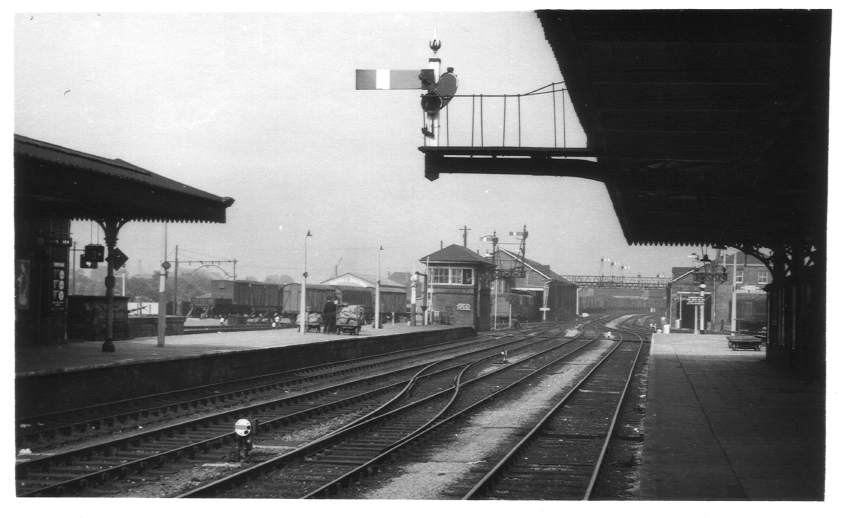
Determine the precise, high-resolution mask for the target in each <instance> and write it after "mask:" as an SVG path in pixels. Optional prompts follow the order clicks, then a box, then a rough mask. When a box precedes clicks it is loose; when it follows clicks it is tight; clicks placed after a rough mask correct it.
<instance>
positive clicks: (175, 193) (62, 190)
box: [15, 135, 233, 223]
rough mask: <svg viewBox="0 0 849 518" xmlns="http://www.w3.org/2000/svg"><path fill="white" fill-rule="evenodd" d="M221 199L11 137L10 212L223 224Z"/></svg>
mask: <svg viewBox="0 0 849 518" xmlns="http://www.w3.org/2000/svg"><path fill="white" fill-rule="evenodd" d="M232 204H233V199H232V198H223V197H220V196H215V195H213V194H210V193H207V192H205V191H202V190H200V189H196V188H194V187H191V186H188V185H185V184H182V183H180V182H176V181H174V180H171V179H168V178H166V177H164V176H161V175H158V174H155V173H152V172H150V171H147V170H145V169H142V168H140V167H137V166H135V165H133V164H130V163H128V162H125V161H123V160H120V159H107V158H102V157H98V156H95V155H89V154H86V153H82V152H80V151H75V150H72V149H68V148H63V147H60V146H56V145H54V144H50V143H47V142H42V141H38V140H34V139H31V138H27V137H24V136H21V135H15V214H16V216H28V217H62V218H69V219H87V220H100V219H106V218H117V219H122V220H127V221H130V220H135V221H171V222H209V223H224V222H225V221H226V209H227V207H229V206H230V205H232Z"/></svg>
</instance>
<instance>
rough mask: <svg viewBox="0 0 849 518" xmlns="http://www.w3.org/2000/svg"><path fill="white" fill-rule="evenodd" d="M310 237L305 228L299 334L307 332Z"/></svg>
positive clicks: (310, 234)
mask: <svg viewBox="0 0 849 518" xmlns="http://www.w3.org/2000/svg"><path fill="white" fill-rule="evenodd" d="M309 237H312V233H310V231H309V230H307V235H305V236H304V274H303V276H301V307H300V309H301V329H300V333H301V334H306V332H307V238H309Z"/></svg>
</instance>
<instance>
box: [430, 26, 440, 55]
mask: <svg viewBox="0 0 849 518" xmlns="http://www.w3.org/2000/svg"><path fill="white" fill-rule="evenodd" d="M429 45H430V50H432V51H433V54H434V55H436V53H437V52H438V51H439V48H440V47H442V41H440V39H439V38H437V37H436V29H434V30H433V39H431V40H430V43H429Z"/></svg>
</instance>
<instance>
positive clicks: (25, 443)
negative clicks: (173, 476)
mask: <svg viewBox="0 0 849 518" xmlns="http://www.w3.org/2000/svg"><path fill="white" fill-rule="evenodd" d="M486 339H487V338H486V337H484V338H480V337H479V338H475V339H471V340H463V341H460V342H455V343H449V344H438V345H435V346H431V347H428V348H424V349H419V350H417V351H415V352H400V353H390V354H385V355H376V356H370V357H366V358H358V359H355V360H347V361H340V362H332V363H327V364H321V365H317V366H313V367H307V368H302V369H296V370H284V371H279V372H274V373H270V374H264V375H260V376H254V377H251V378H247V379H240V380H236V381H228V382H222V383H215V384H210V385H205V386H200V387H192V388H187V389H181V390H175V391H170V392H164V393H159V394H153V395H149V396H142V397H138V398H132V399H124V400H120V401H115V402H110V403H106V404H99V405H92V406H89V407H84V408H76V409H71V410H67V411H62V412H55V413H51V414H43V415H38V416H28V417H21V418H19V419H18V420H17V423H16V427H15V429H16V447H17V448H18V449H19V450H20V449H23V448H27V449H29V450H31V451H33V452H44V451H49V450H50V449H51V448H54V449H55V448H59V447H62V446H65V445H69V444H74V443H77V442H81V441H84V440H91V439H94V438H96V437H98V436H112V435H115V434H119V433H122V432H133V431H136V430H139V429H143V428H146V427H150V426H153V425H156V424H157V423H162V422H167V421H169V420H174V419H185V418H187V417H189V416H192V415H198V414H201V413H204V412H210V411H216V410H218V409H221V408H226V407H231V406H236V405H244V404H245V403H247V402H250V401H254V400H260V399H263V398H268V397H269V396H270V395H273V394H275V393H283V392H286V391H290V392H292V391H296V390H306V389H310V388H314V387H317V386H319V385H320V384H322V383H326V382H327V380H330V379H345V377H354V376H362V375H363V374H365V373H368V372H379V371H381V370H387V369H391V368H395V366H397V365H402V364H405V363H407V364H410V365H414V364H416V362H421V361H427V358H428V357H430V356H433V355H434V354H439V353H440V352H442V353H445V354H451V351H453V350H455V349H457V348H463V347H470V346H473V345H474V344H476V343H483V341H484V340H486ZM509 341H510V339H509V338H508V339H506V340H505V342H507V343H508V344H509Z"/></svg>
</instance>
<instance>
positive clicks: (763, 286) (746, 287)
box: [667, 252, 772, 333]
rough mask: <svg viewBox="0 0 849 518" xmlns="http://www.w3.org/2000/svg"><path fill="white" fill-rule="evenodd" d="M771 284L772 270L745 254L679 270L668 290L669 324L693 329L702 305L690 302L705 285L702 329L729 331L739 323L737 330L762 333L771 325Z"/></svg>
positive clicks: (739, 253) (674, 271) (673, 274)
mask: <svg viewBox="0 0 849 518" xmlns="http://www.w3.org/2000/svg"><path fill="white" fill-rule="evenodd" d="M732 280H733V282H734V284H733V285H732ZM771 283H772V275H771V274H770V272H769V268H767V267H766V266H765V265H764V264H763V263H761V262H760V261H759V260H758V259H757V258H755V257H753V256H750V255H746V254H744V253H742V252H737V253H735V254H733V255H730V256H725V257H723V258H722V259H719V260H716V261H713V262H711V263H706V264H704V265H702V266H692V267H686V266H681V267H675V268H673V269H672V280H671V281H670V283H669V285H668V287H667V315H668V318H669V321H670V322H671V323H672V325H673V327H676V326H677V327H680V328H688V329H692V328H693V325H694V323H695V312H696V308H697V307H698V306H697V305H696V304H693V303H689V302H691V299H690V298H691V297H698V296H700V294H701V293H702V290H701V285H702V284H704V286H705V289H704V294H705V300H704V307H705V325H704V326H700V328H702V327H703V328H704V329H705V330H707V331H713V332H726V331H730V330H731V329H732V325H731V322H732V320H735V321H736V322H735V324H736V325H734V326H733V329H734V330H735V331H738V332H743V333H761V332H762V331H763V329H762V328H763V327H764V326H766V325H767V320H768V313H767V306H768V292H767V288H768V287H769V286H770V284H771ZM735 305H736V308H735V307H733V306H735Z"/></svg>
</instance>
